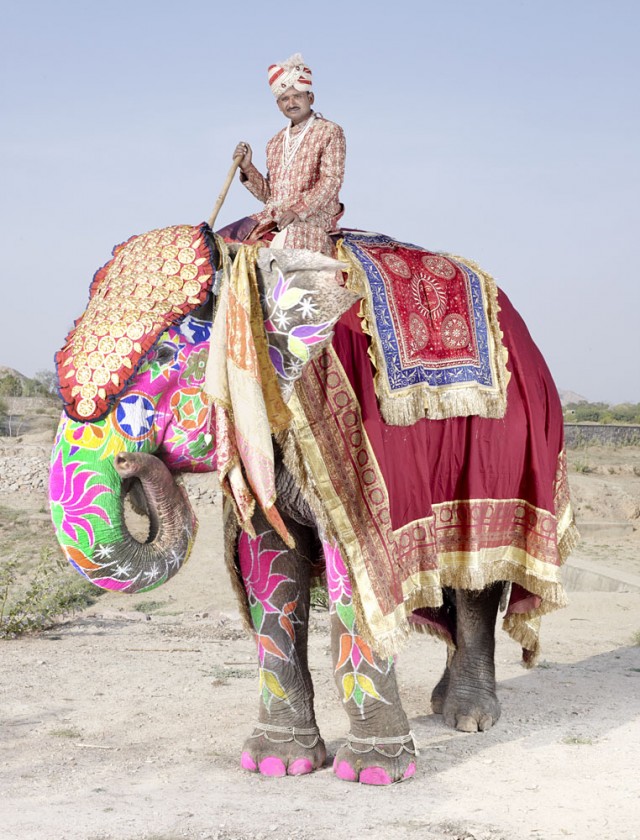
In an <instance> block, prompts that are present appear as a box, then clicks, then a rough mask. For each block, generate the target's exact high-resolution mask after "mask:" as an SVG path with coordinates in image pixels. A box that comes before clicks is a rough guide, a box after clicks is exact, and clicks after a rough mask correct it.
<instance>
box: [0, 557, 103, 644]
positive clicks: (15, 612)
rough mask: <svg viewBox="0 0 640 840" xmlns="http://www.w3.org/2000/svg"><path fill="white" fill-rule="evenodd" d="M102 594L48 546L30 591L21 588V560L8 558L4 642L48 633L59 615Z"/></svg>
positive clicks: (3, 572)
mask: <svg viewBox="0 0 640 840" xmlns="http://www.w3.org/2000/svg"><path fill="white" fill-rule="evenodd" d="M99 594H100V590H99V589H97V588H96V587H95V586H93V584H91V583H89V582H88V581H87V580H84V579H83V578H82V577H81V576H80V575H77V574H75V573H73V572H72V571H71V570H70V568H69V566H68V564H67V563H66V561H64V560H63V559H62V557H60V556H59V555H58V554H57V552H54V551H52V549H51V548H49V547H48V546H44V547H43V548H42V549H41V552H40V560H39V562H38V565H37V566H36V568H35V570H34V572H33V574H32V575H31V578H30V581H29V583H28V585H27V588H26V590H25V589H24V587H21V586H20V576H19V563H18V561H17V560H15V559H12V558H10V559H5V560H3V561H2V565H1V566H0V639H15V638H16V637H17V636H21V635H22V634H24V633H28V632H31V631H35V630H45V629H46V628H47V627H50V626H51V625H52V624H53V623H54V622H55V619H56V618H58V617H59V616H62V615H66V614H68V613H71V612H75V611H76V610H79V609H83V608H84V607H87V606H89V605H90V604H92V603H93V602H94V601H95V600H96V598H97V596H98V595H99Z"/></svg>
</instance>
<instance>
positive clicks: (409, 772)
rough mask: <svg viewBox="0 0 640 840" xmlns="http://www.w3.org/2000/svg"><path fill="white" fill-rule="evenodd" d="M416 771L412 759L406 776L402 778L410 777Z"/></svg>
mask: <svg viewBox="0 0 640 840" xmlns="http://www.w3.org/2000/svg"><path fill="white" fill-rule="evenodd" d="M415 772H416V765H415V764H414V763H413V761H412V762H411V764H410V765H409V766H408V767H407V769H406V770H405V771H404V776H403V777H402V778H403V779H410V778H411V777H412V776H413V774H414V773H415Z"/></svg>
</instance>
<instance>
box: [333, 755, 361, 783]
mask: <svg viewBox="0 0 640 840" xmlns="http://www.w3.org/2000/svg"><path fill="white" fill-rule="evenodd" d="M333 772H334V773H335V774H336V776H337V777H338V778H339V779H343V780H344V781H345V782H356V781H357V780H358V776H357V774H356V771H355V770H354V769H353V767H352V766H351V765H350V764H349V762H347V761H338V759H337V758H336V759H335V761H334V762H333Z"/></svg>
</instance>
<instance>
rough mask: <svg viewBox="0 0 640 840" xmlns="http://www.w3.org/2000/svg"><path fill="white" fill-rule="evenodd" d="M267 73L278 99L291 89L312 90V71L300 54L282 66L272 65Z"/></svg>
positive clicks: (272, 90) (293, 56)
mask: <svg viewBox="0 0 640 840" xmlns="http://www.w3.org/2000/svg"><path fill="white" fill-rule="evenodd" d="M267 72H268V74H269V87H270V88H271V92H272V93H273V95H274V96H275V97H276V99H277V98H278V97H279V96H282V94H283V93H284V92H285V90H287V89H288V88H290V87H292V88H295V89H296V90H311V70H310V69H309V68H308V67H307V66H306V65H305V63H304V59H303V57H302V56H301V55H300V53H295V55H292V56H291V58H288V59H287V60H286V61H283V62H282V64H272V65H271V66H270V67H269V69H268V71H267Z"/></svg>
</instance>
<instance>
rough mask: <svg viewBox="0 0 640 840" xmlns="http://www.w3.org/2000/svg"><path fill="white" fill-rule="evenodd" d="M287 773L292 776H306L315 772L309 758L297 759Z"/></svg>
mask: <svg viewBox="0 0 640 840" xmlns="http://www.w3.org/2000/svg"><path fill="white" fill-rule="evenodd" d="M287 772H288V774H289V775H290V776H304V775H306V774H307V773H312V772H313V764H312V763H311V762H310V761H309V759H308V758H296V760H295V761H293V762H292V763H291V764H290V765H289V769H288V771H287Z"/></svg>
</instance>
